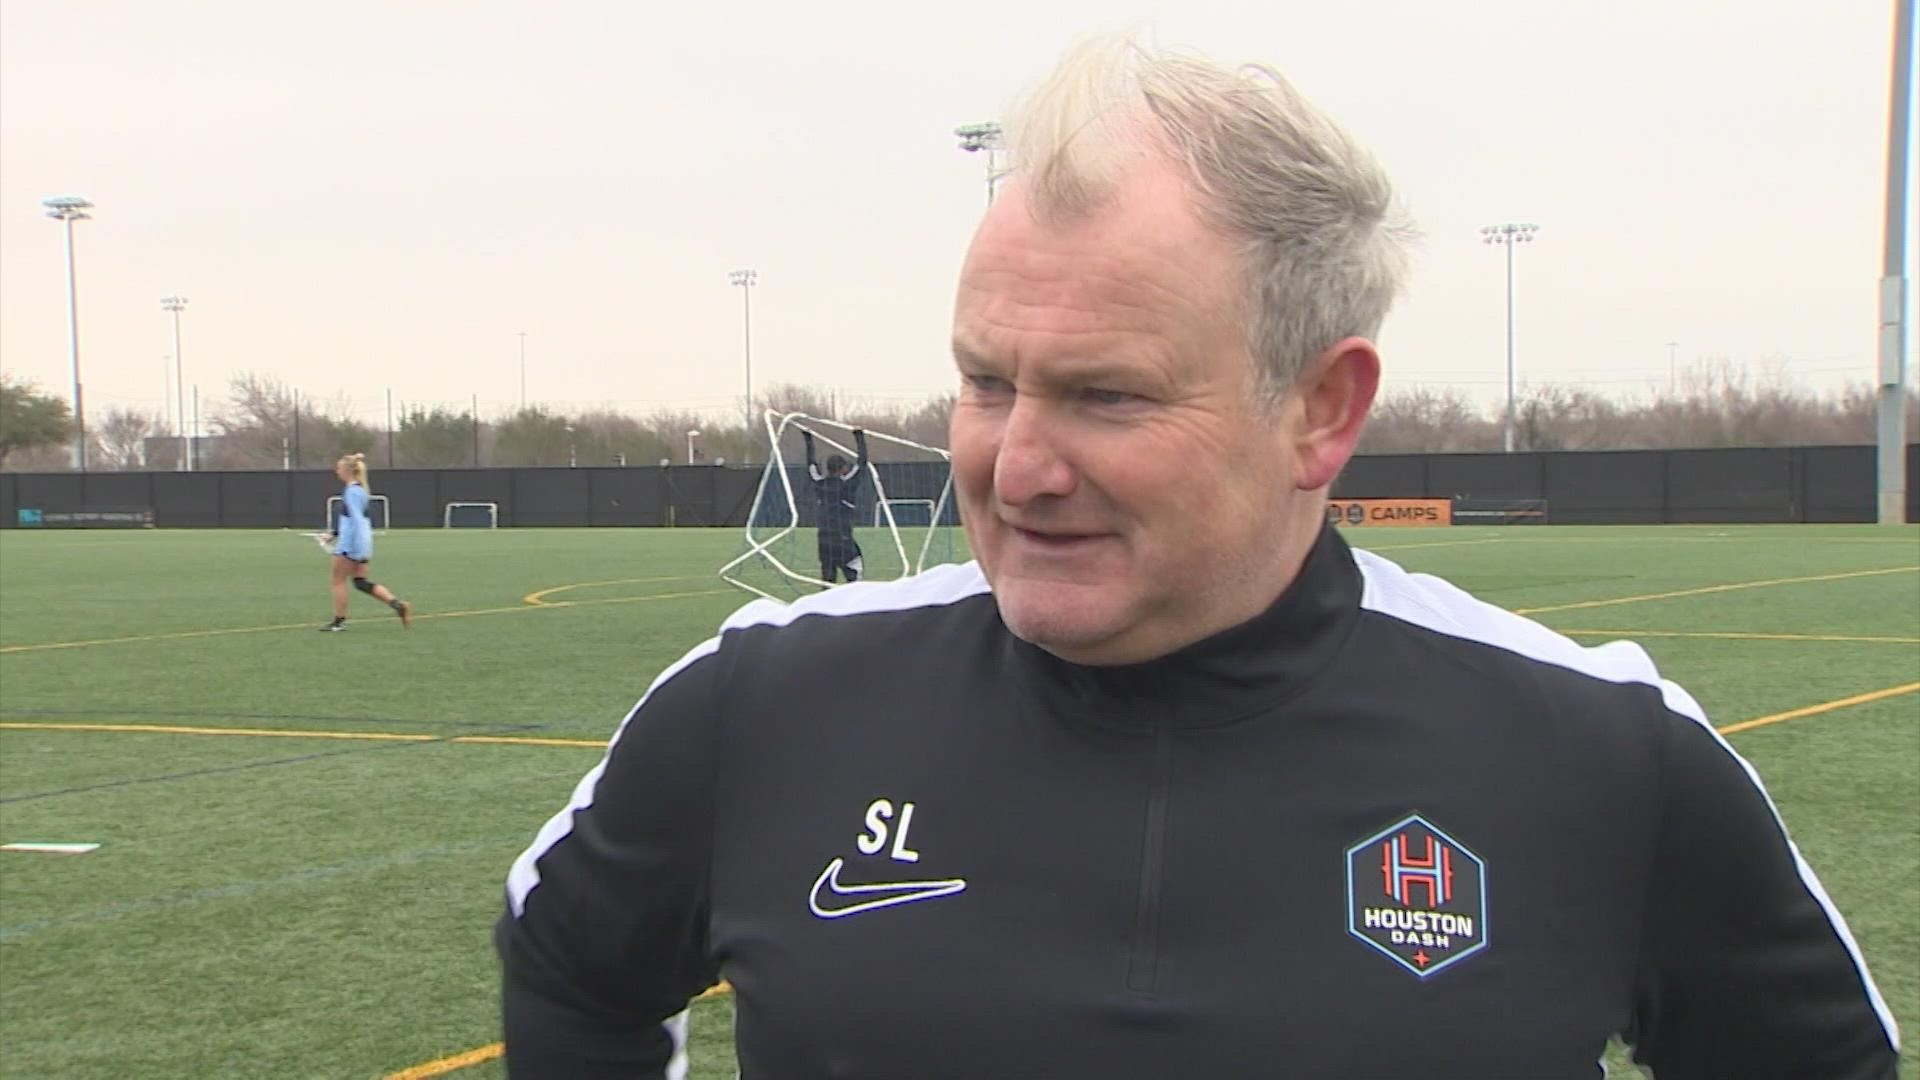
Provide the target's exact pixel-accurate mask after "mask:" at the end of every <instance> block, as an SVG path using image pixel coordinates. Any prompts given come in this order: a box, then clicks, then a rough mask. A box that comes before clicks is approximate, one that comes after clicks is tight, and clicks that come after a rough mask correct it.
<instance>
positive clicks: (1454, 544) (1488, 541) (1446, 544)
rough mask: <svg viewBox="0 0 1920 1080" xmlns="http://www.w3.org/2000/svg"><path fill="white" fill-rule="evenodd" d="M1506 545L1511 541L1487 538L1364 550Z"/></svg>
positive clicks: (1500, 538) (1396, 545) (1438, 541)
mask: <svg viewBox="0 0 1920 1080" xmlns="http://www.w3.org/2000/svg"><path fill="white" fill-rule="evenodd" d="M1506 543H1511V541H1509V540H1508V539H1506V538H1505V537H1494V536H1490V537H1487V538H1486V539H1485V540H1437V541H1435V542H1433V543H1431V544H1382V545H1378V546H1376V545H1373V544H1368V545H1367V546H1366V550H1368V551H1411V550H1413V549H1414V548H1436V547H1471V546H1473V545H1474V544H1506Z"/></svg>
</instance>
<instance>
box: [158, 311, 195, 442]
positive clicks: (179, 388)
mask: <svg viewBox="0 0 1920 1080" xmlns="http://www.w3.org/2000/svg"><path fill="white" fill-rule="evenodd" d="M160 306H161V308H163V309H164V310H167V311H171V312H173V385H174V387H175V393H176V394H177V395H178V399H179V402H180V411H181V412H182V413H184V412H186V409H187V380H186V366H185V365H184V364H183V363H182V362H181V360H180V312H181V311H183V310H185V308H186V306H187V298H186V297H184V296H163V297H161V298H160ZM174 468H175V469H176V470H180V471H183V472H192V471H193V443H191V442H189V441H188V440H187V433H186V430H185V425H181V431H180V460H179V461H177V462H175V463H174Z"/></svg>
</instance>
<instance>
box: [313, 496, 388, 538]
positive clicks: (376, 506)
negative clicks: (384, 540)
mask: <svg viewBox="0 0 1920 1080" xmlns="http://www.w3.org/2000/svg"><path fill="white" fill-rule="evenodd" d="M345 512H346V511H344V510H342V509H341V500H340V496H338V495H329V496H327V523H326V531H327V532H339V531H340V529H339V525H340V515H342V514H344V513H345ZM367 520H368V521H369V522H370V523H372V525H373V531H374V532H377V533H381V532H386V531H387V530H388V529H390V528H392V527H393V526H392V524H391V521H390V518H389V517H388V513H387V497H386V496H385V495H369V496H367Z"/></svg>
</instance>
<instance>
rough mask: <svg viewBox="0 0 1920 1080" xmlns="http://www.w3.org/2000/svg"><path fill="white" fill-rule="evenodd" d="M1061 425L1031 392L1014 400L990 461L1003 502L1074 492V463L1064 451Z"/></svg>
mask: <svg viewBox="0 0 1920 1080" xmlns="http://www.w3.org/2000/svg"><path fill="white" fill-rule="evenodd" d="M1065 433H1066V432H1065V428H1064V425H1063V424H1062V423H1061V421H1060V418H1059V417H1058V416H1056V415H1053V412H1052V410H1051V409H1050V408H1049V406H1048V405H1047V403H1046V402H1044V401H1042V400H1040V399H1038V398H1035V397H1032V396H1030V395H1021V396H1019V397H1017V398H1016V399H1015V400H1014V403H1013V408H1012V410H1010V411H1009V413H1008V414H1007V423H1006V427H1005V428H1004V429H1002V432H1001V436H1000V449H999V452H998V453H997V454H996V455H995V457H994V462H993V490H994V494H995V495H996V496H997V497H998V498H999V500H1000V501H1001V502H1002V503H1005V504H1006V505H1008V506H1021V505H1024V504H1026V503H1030V502H1032V501H1033V500H1035V499H1039V498H1044V497H1047V496H1054V497H1056V498H1058V497H1062V496H1066V495H1070V494H1072V493H1073V489H1074V484H1075V476H1074V470H1073V467H1072V466H1071V465H1070V464H1068V461H1067V458H1066V457H1065V456H1064V455H1063V453H1062V450H1063V449H1064V446H1063V445H1062V444H1063V441H1064V435H1065Z"/></svg>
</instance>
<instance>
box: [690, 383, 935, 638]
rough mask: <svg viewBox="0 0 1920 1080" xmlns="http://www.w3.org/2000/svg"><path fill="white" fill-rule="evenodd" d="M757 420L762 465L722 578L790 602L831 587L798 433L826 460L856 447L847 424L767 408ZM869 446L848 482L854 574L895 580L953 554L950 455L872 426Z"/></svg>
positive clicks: (853, 454)
mask: <svg viewBox="0 0 1920 1080" xmlns="http://www.w3.org/2000/svg"><path fill="white" fill-rule="evenodd" d="M764 419H765V423H766V438H767V441H766V443H764V444H762V445H764V446H765V447H766V448H767V451H768V453H767V466H766V469H765V470H764V471H763V472H762V473H761V476H760V486H759V487H758V488H757V489H756V490H755V492H754V497H753V504H752V507H751V509H750V510H749V511H748V514H747V524H746V536H745V544H744V545H743V546H742V549H741V551H740V553H739V554H738V555H737V556H735V558H734V559H733V560H732V561H731V562H729V563H727V564H726V565H725V566H722V567H721V568H720V578H721V580H723V581H725V582H727V583H728V584H730V585H733V586H735V587H737V588H740V589H743V590H745V591H747V592H749V593H752V594H754V595H755V596H762V597H766V598H768V599H771V600H782V601H785V600H793V599H797V598H798V597H800V596H802V595H804V594H806V593H811V592H816V591H818V590H820V589H822V588H825V587H827V585H828V582H826V581H824V580H822V578H821V577H820V576H819V565H820V562H819V549H818V546H817V544H816V543H815V539H816V537H817V536H818V535H819V534H818V532H817V523H818V505H817V498H816V496H815V493H814V488H813V480H812V477H811V476H809V474H808V472H807V461H806V454H805V450H804V445H805V444H804V441H803V438H802V436H803V435H804V434H811V435H812V436H813V438H814V443H815V444H816V446H817V447H818V450H819V453H820V455H821V458H822V461H821V462H820V464H823V465H824V464H825V460H824V459H825V458H827V457H828V456H831V455H836V454H837V455H839V456H840V457H842V458H845V459H848V460H849V461H851V460H854V459H855V457H856V454H857V451H856V449H855V447H854V439H853V434H852V428H851V427H850V426H849V425H847V424H846V423H845V422H844V421H840V420H829V419H826V418H825V417H818V416H808V415H806V414H805V413H778V412H773V411H771V410H769V411H768V412H767V413H766V414H765V417H764ZM867 443H868V449H869V451H870V452H871V454H872V455H873V460H872V461H870V462H869V463H868V465H867V468H866V470H865V472H864V473H862V474H861V477H860V482H859V483H858V484H857V485H856V487H855V495H854V501H855V506H854V508H853V520H854V521H855V522H857V523H860V525H861V526H862V527H859V528H856V529H854V541H855V542H856V543H857V544H859V545H860V558H861V562H862V564H863V565H862V567H861V573H860V577H861V580H863V581H888V580H897V579H900V578H905V577H911V576H912V575H914V574H918V573H920V572H921V571H923V570H925V569H926V568H927V567H929V566H933V565H937V564H939V563H943V562H953V561H956V553H955V549H956V542H955V537H956V534H957V533H958V531H959V530H958V527H957V526H958V524H959V519H958V516H957V515H956V514H955V512H954V505H953V470H952V467H951V462H950V456H949V455H948V453H947V452H946V451H945V450H941V449H939V448H937V447H932V446H924V445H922V444H920V443H917V442H914V441H913V440H911V439H907V438H903V437H901V436H898V435H894V434H891V433H888V432H884V431H876V430H873V429H871V428H869V429H867ZM869 521H871V522H872V523H873V524H872V526H871V527H867V526H866V524H865V523H866V522H869Z"/></svg>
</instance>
